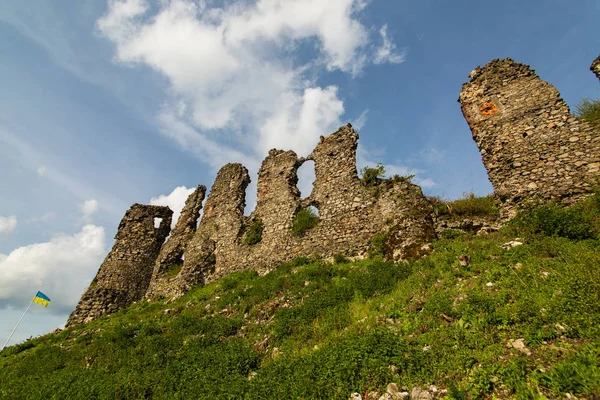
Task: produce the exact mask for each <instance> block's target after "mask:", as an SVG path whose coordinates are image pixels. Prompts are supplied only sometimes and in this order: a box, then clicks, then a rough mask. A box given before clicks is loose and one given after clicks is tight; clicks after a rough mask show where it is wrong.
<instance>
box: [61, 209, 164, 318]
mask: <svg viewBox="0 0 600 400" xmlns="http://www.w3.org/2000/svg"><path fill="white" fill-rule="evenodd" d="M172 215H173V212H172V211H171V210H170V209H169V208H168V207H162V206H147V205H142V204H134V205H133V206H131V208H130V209H129V210H128V211H127V212H126V213H125V216H124V217H123V219H122V220H121V223H120V224H119V229H118V231H117V235H116V236H115V244H114V245H113V248H112V250H111V251H110V253H109V254H108V256H107V257H106V259H105V260H104V262H103V263H102V265H101V266H100V269H99V270H98V273H97V274H96V277H95V278H94V280H93V281H92V283H91V284H90V286H89V288H88V289H87V290H86V292H85V293H84V294H83V296H82V297H81V300H80V301H79V304H77V307H76V308H75V311H73V312H72V313H71V315H70V316H69V319H68V321H67V324H66V326H72V325H76V324H80V323H82V322H87V321H90V320H92V319H95V318H98V317H99V316H101V315H104V314H110V313H113V312H116V311H118V310H120V309H121V308H124V307H127V306H128V305H130V304H131V303H133V302H134V301H137V300H140V299H141V298H143V296H144V294H145V293H146V290H147V289H148V285H149V283H150V278H151V276H152V270H153V268H154V264H155V261H156V257H157V256H158V253H159V251H160V248H161V246H162V244H163V242H164V241H165V238H166V237H167V235H168V234H169V231H170V229H171V216H172ZM155 218H161V219H162V221H161V222H160V226H159V227H158V228H155V227H154V219H155Z"/></svg>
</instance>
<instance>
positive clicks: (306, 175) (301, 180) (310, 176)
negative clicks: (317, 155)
mask: <svg viewBox="0 0 600 400" xmlns="http://www.w3.org/2000/svg"><path fill="white" fill-rule="evenodd" d="M315 179H316V177H315V162H314V161H313V160H306V161H305V162H304V163H303V164H302V165H301V166H300V167H299V168H298V183H297V184H296V186H297V187H298V190H300V197H301V198H302V199H306V198H307V197H309V196H310V195H311V193H312V190H313V187H314V183H315Z"/></svg>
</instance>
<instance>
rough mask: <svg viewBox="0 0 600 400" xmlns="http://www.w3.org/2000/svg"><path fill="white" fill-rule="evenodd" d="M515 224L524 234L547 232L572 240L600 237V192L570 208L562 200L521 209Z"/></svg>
mask: <svg viewBox="0 0 600 400" xmlns="http://www.w3.org/2000/svg"><path fill="white" fill-rule="evenodd" d="M511 225H512V226H513V227H515V228H516V229H517V231H518V232H519V233H521V234H522V233H529V234H543V235H546V236H559V237H564V238H567V239H572V240H582V239H592V238H599V237H600V191H596V193H594V194H593V195H592V196H590V197H588V198H586V199H585V200H583V201H581V202H579V203H577V204H576V205H574V206H570V207H566V206H564V205H561V204H558V203H545V204H538V205H536V206H533V207H530V208H529V209H527V210H524V211H523V212H521V213H520V214H519V215H518V216H517V217H516V218H515V219H514V220H513V221H512V222H511Z"/></svg>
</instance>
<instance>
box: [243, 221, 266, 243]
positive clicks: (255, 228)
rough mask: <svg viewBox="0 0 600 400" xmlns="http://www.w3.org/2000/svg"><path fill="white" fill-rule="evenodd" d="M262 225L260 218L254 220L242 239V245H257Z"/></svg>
mask: <svg viewBox="0 0 600 400" xmlns="http://www.w3.org/2000/svg"><path fill="white" fill-rule="evenodd" d="M263 228H264V225H263V222H262V220H261V219H260V218H255V219H253V220H252V223H251V224H250V226H249V227H248V229H247V230H246V236H245V237H244V244H247V245H253V244H257V243H259V242H260V241H261V239H262V231H263Z"/></svg>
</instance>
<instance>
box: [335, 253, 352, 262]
mask: <svg viewBox="0 0 600 400" xmlns="http://www.w3.org/2000/svg"><path fill="white" fill-rule="evenodd" d="M333 261H334V262H335V263H336V264H345V263H347V262H350V260H348V259H347V258H346V256H344V255H343V254H336V255H334V256H333Z"/></svg>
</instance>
